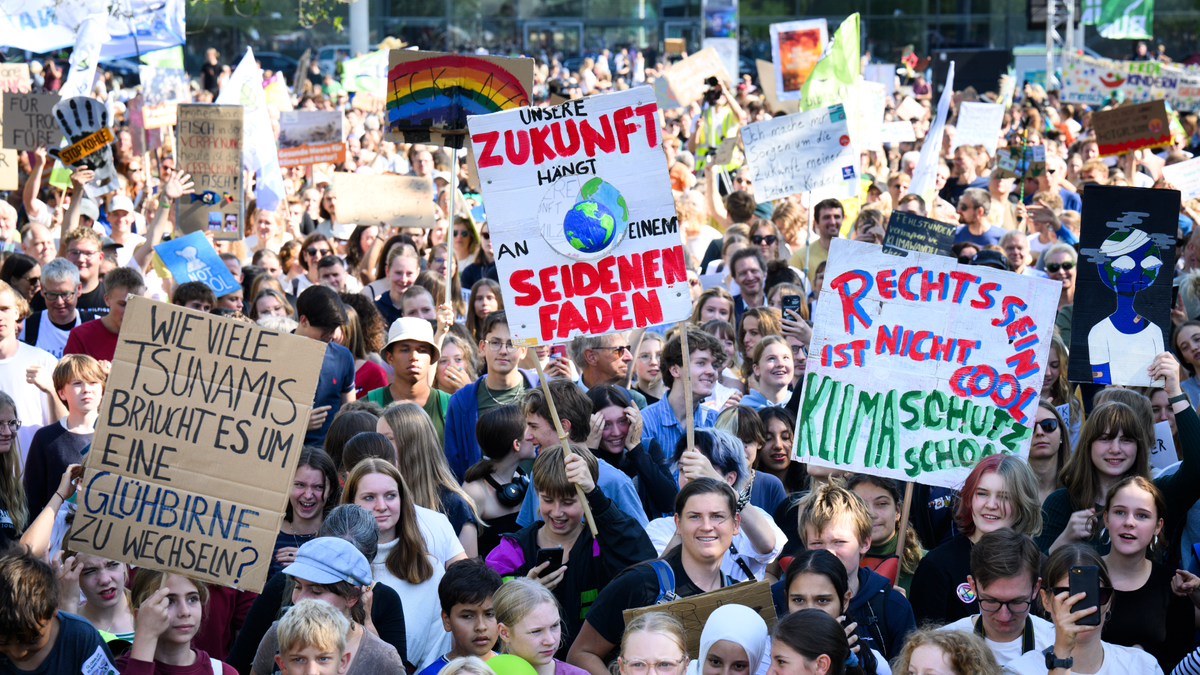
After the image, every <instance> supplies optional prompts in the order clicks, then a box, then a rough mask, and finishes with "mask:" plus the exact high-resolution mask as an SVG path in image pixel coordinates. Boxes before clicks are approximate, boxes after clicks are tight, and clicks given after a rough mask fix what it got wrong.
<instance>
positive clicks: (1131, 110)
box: [1092, 101, 1171, 157]
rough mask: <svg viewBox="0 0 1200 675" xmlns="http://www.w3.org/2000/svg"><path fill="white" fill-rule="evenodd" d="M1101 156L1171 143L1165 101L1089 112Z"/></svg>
mask: <svg viewBox="0 0 1200 675" xmlns="http://www.w3.org/2000/svg"><path fill="white" fill-rule="evenodd" d="M1092 126H1093V127H1094V128H1095V129H1096V142H1097V143H1098V144H1099V145H1100V156H1101V157H1109V156H1111V155H1119V154H1121V153H1123V152H1131V151H1133V150H1141V149H1142V148H1158V147H1162V146H1164V145H1170V143H1171V129H1170V118H1169V117H1168V116H1167V104H1166V102H1164V101H1150V102H1149V103H1141V104H1138V105H1128V106H1122V107H1120V108H1113V109H1111V110H1098V111H1096V112H1095V113H1093V114H1092Z"/></svg>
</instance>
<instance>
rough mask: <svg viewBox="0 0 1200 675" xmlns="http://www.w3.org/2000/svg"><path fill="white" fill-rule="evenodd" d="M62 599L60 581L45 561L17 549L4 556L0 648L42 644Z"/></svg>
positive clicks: (0, 558) (0, 569) (0, 568)
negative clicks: (44, 634) (39, 642)
mask: <svg viewBox="0 0 1200 675" xmlns="http://www.w3.org/2000/svg"><path fill="white" fill-rule="evenodd" d="M58 599H59V591H58V580H57V579H55V577H54V570H52V569H50V565H48V564H46V562H45V561H44V560H42V559H41V558H39V557H38V556H36V555H34V554H33V553H30V552H29V551H27V550H26V549H25V547H24V546H17V545H14V546H10V547H9V548H8V550H7V551H5V552H4V553H3V554H0V644H5V645H8V644H31V643H34V642H38V641H39V640H41V637H42V634H43V631H44V630H48V627H47V626H44V625H43V624H46V622H48V621H50V619H52V618H54V613H55V612H57V611H58Z"/></svg>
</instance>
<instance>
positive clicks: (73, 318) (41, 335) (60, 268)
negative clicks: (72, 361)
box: [21, 258, 93, 358]
mask: <svg viewBox="0 0 1200 675" xmlns="http://www.w3.org/2000/svg"><path fill="white" fill-rule="evenodd" d="M79 289H80V284H79V270H78V269H77V268H76V267H75V266H74V265H72V264H71V263H69V262H67V260H66V258H55V259H54V260H51V261H50V262H48V263H46V265H45V267H43V268H42V294H41V296H40V297H41V298H42V299H43V300H44V301H45V304H46V308H45V309H43V310H39V311H36V312H34V313H33V314H31V315H29V318H28V319H26V320H25V329H24V330H23V331H21V342H24V343H25V344H27V345H33V346H34V347H37V348H38V349H44V350H46V351H48V352H50V353H51V354H53V355H54V356H55V358H58V357H61V356H62V355H63V348H64V347H66V345H67V338H68V336H70V334H71V330H72V329H74V328H75V327H76V326H78V325H80V324H81V323H83V322H85V321H89V320H91V319H92V318H93V317H92V315H91V314H88V315H87V316H83V315H82V313H81V312H79V311H78V310H77V309H76V308H75V303H76V301H77V300H78V299H79Z"/></svg>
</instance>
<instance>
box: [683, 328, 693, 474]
mask: <svg viewBox="0 0 1200 675" xmlns="http://www.w3.org/2000/svg"><path fill="white" fill-rule="evenodd" d="M687 329H688V322H687V321H686V320H685V321H680V322H679V345H680V346H681V347H682V348H683V372H682V373H680V375H681V376H682V377H683V406H684V413H683V427H684V429H687V449H688V451H689V452H690V451H692V450H695V449H696V421H695V420H694V419H693V415H692V359H691V355H690V353H689V351H688V335H687Z"/></svg>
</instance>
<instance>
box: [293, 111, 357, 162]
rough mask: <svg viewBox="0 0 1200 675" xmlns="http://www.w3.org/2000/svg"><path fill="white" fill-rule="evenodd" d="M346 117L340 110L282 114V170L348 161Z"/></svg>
mask: <svg viewBox="0 0 1200 675" xmlns="http://www.w3.org/2000/svg"><path fill="white" fill-rule="evenodd" d="M344 126H345V117H344V116H343V115H342V113H341V111H338V110H293V111H290V112H283V113H280V114H279V166H306V165H309V164H323V163H327V162H334V163H339V164H340V163H341V162H344V161H346V134H345V132H344V131H343V128H344Z"/></svg>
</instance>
